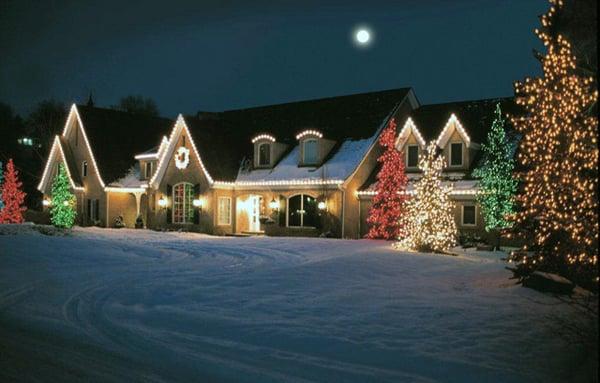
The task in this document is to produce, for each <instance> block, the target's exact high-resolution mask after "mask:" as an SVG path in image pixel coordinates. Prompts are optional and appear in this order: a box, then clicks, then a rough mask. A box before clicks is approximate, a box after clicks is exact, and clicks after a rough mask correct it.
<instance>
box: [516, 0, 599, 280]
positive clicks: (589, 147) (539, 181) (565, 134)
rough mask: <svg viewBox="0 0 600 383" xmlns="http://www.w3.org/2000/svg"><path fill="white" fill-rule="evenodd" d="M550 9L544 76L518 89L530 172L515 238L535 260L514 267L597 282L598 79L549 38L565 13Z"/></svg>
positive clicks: (523, 258) (526, 258)
mask: <svg viewBox="0 0 600 383" xmlns="http://www.w3.org/2000/svg"><path fill="white" fill-rule="evenodd" d="M550 3H551V4H552V6H551V8H550V10H549V11H548V12H547V13H546V14H544V15H543V16H542V17H541V22H542V26H543V27H545V28H544V31H540V30H537V29H536V31H535V32H536V34H537V36H538V37H539V38H540V39H541V40H542V42H543V44H544V46H545V47H547V53H546V55H545V56H544V57H543V58H542V59H541V63H542V69H543V77H540V78H533V79H531V78H527V79H526V80H525V81H524V82H518V83H516V84H515V93H516V95H517V103H518V104H519V105H521V106H523V108H524V109H525V116H519V117H516V118H513V124H514V126H515V128H516V129H517V130H518V131H519V132H520V133H521V134H522V135H523V138H522V140H521V143H520V148H519V149H520V150H519V155H518V161H519V163H520V165H521V167H522V168H523V169H524V172H523V174H522V175H521V181H522V183H523V189H522V191H521V192H520V194H519V195H518V203H519V208H520V209H519V211H518V212H517V213H516V215H515V216H514V222H515V229H516V230H515V232H514V235H516V236H523V237H525V238H526V239H528V240H529V241H530V244H531V247H530V248H529V249H528V248H525V250H532V251H533V253H532V254H528V255H522V254H516V255H514V256H513V257H512V260H513V261H515V262H517V263H518V264H520V266H523V265H524V264H526V265H528V266H527V267H529V268H530V269H532V268H535V267H537V266H539V265H540V264H541V265H543V266H544V268H545V269H549V270H553V271H558V272H561V271H563V272H566V273H567V274H568V276H571V277H574V278H575V279H579V280H582V279H588V280H590V279H591V280H593V279H595V280H596V281H597V280H598V277H597V269H596V265H597V261H598V213H597V208H598V194H597V193H598V178H597V172H598V165H597V164H598V146H597V138H596V137H597V129H598V119H597V118H596V117H595V116H593V115H592V114H591V113H589V110H590V109H591V108H592V107H593V105H594V104H595V103H596V101H597V99H598V91H597V88H596V87H595V85H596V83H595V79H594V78H591V77H581V76H579V75H578V74H577V71H576V69H577V68H576V61H575V57H574V55H573V54H572V50H571V44H570V43H569V41H567V40H566V39H565V38H564V37H562V36H561V35H557V36H552V35H551V34H550V33H548V32H547V31H548V29H549V27H550V26H551V25H552V18H553V16H554V14H555V13H556V11H557V9H560V7H561V6H562V1H560V0H559V1H554V0H551V1H550ZM588 277H589V278H588Z"/></svg>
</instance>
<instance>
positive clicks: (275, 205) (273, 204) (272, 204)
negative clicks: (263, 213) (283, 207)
mask: <svg viewBox="0 0 600 383" xmlns="http://www.w3.org/2000/svg"><path fill="white" fill-rule="evenodd" d="M269 207H270V208H271V210H278V209H279V202H278V201H276V200H275V198H273V199H272V200H271V202H269Z"/></svg>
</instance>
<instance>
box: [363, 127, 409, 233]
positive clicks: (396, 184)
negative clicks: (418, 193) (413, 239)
mask: <svg viewBox="0 0 600 383" xmlns="http://www.w3.org/2000/svg"><path fill="white" fill-rule="evenodd" d="M379 144H380V145H381V146H382V147H383V148H384V151H383V153H382V154H381V156H380V157H379V158H378V159H377V161H378V162H379V163H381V170H380V171H379V173H377V187H376V190H377V194H376V195H375V196H374V197H373V206H372V207H371V210H370V211H369V216H368V217H367V223H368V224H369V225H370V228H369V232H368V233H367V238H383V239H395V238H398V236H399V235H400V234H401V230H402V226H401V223H400V217H401V216H402V214H403V212H404V202H405V199H406V195H405V191H406V183H407V178H406V174H405V173H404V161H403V160H402V154H401V153H400V152H399V151H398V150H397V149H396V122H395V120H394V119H391V120H390V123H389V124H388V126H387V127H386V128H385V130H384V131H383V132H382V133H381V136H380V138H379Z"/></svg>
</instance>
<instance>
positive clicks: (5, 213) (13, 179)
mask: <svg viewBox="0 0 600 383" xmlns="http://www.w3.org/2000/svg"><path fill="white" fill-rule="evenodd" d="M21 186H23V183H22V182H21V181H19V172H18V171H17V170H15V166H14V164H13V161H12V158H11V159H9V160H8V163H7V164H6V170H5V171H4V183H3V184H2V190H1V192H2V201H3V203H4V208H3V209H2V211H0V223H22V222H23V212H24V211H25V210H27V208H26V207H25V206H23V201H24V200H25V193H24V192H23V191H22V190H21Z"/></svg>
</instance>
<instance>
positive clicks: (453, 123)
mask: <svg viewBox="0 0 600 383" xmlns="http://www.w3.org/2000/svg"><path fill="white" fill-rule="evenodd" d="M452 126H456V130H457V131H458V133H459V134H460V135H461V136H462V138H463V139H464V140H465V144H467V146H470V144H471V137H469V135H468V134H467V132H466V130H465V129H464V128H463V126H462V124H461V123H460V121H459V120H458V118H457V117H456V115H455V114H454V113H452V115H451V116H450V118H449V119H448V122H446V126H444V129H442V132H441V133H440V135H439V136H438V138H437V140H436V141H435V143H436V145H437V146H439V147H440V148H441V147H443V145H445V144H446V142H447V141H448V139H449V138H450V137H449V136H448V137H446V136H447V133H448V131H449V129H450V128H451V127H452ZM442 141H444V142H442Z"/></svg>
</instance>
